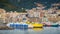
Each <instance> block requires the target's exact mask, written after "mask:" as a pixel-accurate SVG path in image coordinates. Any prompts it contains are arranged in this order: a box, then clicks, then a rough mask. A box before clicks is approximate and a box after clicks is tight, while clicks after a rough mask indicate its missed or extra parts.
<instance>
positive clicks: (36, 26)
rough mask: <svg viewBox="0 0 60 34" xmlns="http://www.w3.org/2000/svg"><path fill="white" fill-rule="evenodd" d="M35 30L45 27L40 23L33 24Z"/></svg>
mask: <svg viewBox="0 0 60 34" xmlns="http://www.w3.org/2000/svg"><path fill="white" fill-rule="evenodd" d="M32 26H33V28H42V27H43V24H40V23H34V24H32Z"/></svg>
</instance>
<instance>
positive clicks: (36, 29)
mask: <svg viewBox="0 0 60 34" xmlns="http://www.w3.org/2000/svg"><path fill="white" fill-rule="evenodd" d="M33 30H34V31H41V30H43V28H33Z"/></svg>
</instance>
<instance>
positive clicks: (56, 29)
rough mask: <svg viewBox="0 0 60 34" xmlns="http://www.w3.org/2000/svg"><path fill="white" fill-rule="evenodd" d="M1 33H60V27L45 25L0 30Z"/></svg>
mask: <svg viewBox="0 0 60 34" xmlns="http://www.w3.org/2000/svg"><path fill="white" fill-rule="evenodd" d="M0 34H60V27H44V28H43V29H28V30H19V29H15V30H0Z"/></svg>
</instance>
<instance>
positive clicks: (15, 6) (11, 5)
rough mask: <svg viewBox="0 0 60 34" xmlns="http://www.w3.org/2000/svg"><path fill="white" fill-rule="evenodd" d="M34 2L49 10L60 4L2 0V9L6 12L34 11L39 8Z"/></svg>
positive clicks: (52, 0) (45, 0)
mask: <svg viewBox="0 0 60 34" xmlns="http://www.w3.org/2000/svg"><path fill="white" fill-rule="evenodd" d="M34 2H36V3H41V4H43V5H44V6H46V8H45V9H49V8H50V7H51V5H52V4H54V3H60V0H0V8H3V9H6V10H9V11H11V10H20V9H21V8H25V9H32V8H35V7H37V6H36V5H35V4H34Z"/></svg>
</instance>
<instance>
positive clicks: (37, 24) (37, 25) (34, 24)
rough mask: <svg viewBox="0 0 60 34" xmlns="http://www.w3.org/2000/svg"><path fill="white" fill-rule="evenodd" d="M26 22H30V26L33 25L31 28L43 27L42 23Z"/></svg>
mask: <svg viewBox="0 0 60 34" xmlns="http://www.w3.org/2000/svg"><path fill="white" fill-rule="evenodd" d="M26 23H27V24H28V25H29V24H31V26H33V28H42V27H43V24H41V23H35V22H32V23H30V22H29V21H28V22H26Z"/></svg>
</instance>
